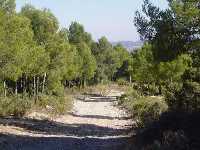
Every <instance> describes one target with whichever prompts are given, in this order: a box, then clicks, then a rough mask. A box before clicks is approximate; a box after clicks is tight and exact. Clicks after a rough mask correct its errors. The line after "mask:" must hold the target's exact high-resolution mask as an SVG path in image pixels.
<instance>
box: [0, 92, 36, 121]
mask: <svg viewBox="0 0 200 150" xmlns="http://www.w3.org/2000/svg"><path fill="white" fill-rule="evenodd" d="M31 106H32V103H31V101H30V100H29V99H28V98H22V97H20V96H15V97H0V116H17V117H21V116H23V115H24V114H25V113H26V112H27V111H28V110H29V109H30V108H31Z"/></svg>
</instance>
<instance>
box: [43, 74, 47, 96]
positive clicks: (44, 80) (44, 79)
mask: <svg viewBox="0 0 200 150" xmlns="http://www.w3.org/2000/svg"><path fill="white" fill-rule="evenodd" d="M46 76H47V74H46V73H45V74H44V77H43V82H42V93H44V88H45V82H46Z"/></svg>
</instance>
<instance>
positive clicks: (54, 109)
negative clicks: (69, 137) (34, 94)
mask: <svg viewBox="0 0 200 150" xmlns="http://www.w3.org/2000/svg"><path fill="white" fill-rule="evenodd" d="M47 106H48V107H50V108H51V110H48V108H47ZM71 106H72V97H71V96H70V95H65V96H63V97H58V96H47V95H40V96H39V98H38V100H37V103H36V107H37V108H41V109H46V110H48V111H49V112H50V113H51V114H64V113H65V112H66V111H69V110H70V109H71Z"/></svg>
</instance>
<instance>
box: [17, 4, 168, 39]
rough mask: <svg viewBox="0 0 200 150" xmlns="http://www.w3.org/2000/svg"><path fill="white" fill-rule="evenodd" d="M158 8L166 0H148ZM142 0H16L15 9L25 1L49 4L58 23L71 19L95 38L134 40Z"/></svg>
mask: <svg viewBox="0 0 200 150" xmlns="http://www.w3.org/2000/svg"><path fill="white" fill-rule="evenodd" d="M151 1H152V2H153V3H154V4H155V5H158V6H160V7H161V8H166V7H167V2H166V0H151ZM142 2H143V0H57V1H56V0H16V4H17V10H18V11H19V10H20V8H21V7H22V6H23V5H24V4H26V3H29V4H32V5H34V6H35V7H37V8H49V9H50V10H51V11H52V12H53V13H54V14H55V16H56V17H57V18H58V20H59V22H60V26H61V27H68V26H69V25H70V23H71V22H72V21H77V22H79V23H81V24H83V25H84V27H85V29H86V31H87V32H90V33H91V34H92V36H93V38H94V39H95V40H97V39H99V38H100V37H101V36H106V37H107V38H108V39H109V40H110V41H127V40H129V41H137V40H138V39H139V36H138V34H137V31H136V28H135V27H134V24H133V19H134V13H135V11H136V10H138V9H141V5H142Z"/></svg>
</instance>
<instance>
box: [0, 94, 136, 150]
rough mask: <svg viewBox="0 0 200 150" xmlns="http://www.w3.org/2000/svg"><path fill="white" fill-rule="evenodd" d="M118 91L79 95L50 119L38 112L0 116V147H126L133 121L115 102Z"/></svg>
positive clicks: (95, 149)
mask: <svg viewBox="0 0 200 150" xmlns="http://www.w3.org/2000/svg"><path fill="white" fill-rule="evenodd" d="M120 94H122V93H120V92H118V91H110V93H108V95H107V96H104V97H103V96H89V95H88V96H82V97H79V98H77V99H75V101H74V107H73V109H72V111H71V112H70V113H69V114H66V115H63V116H61V117H59V118H56V119H54V120H52V121H48V120H40V119H39V118H38V116H40V115H42V114H36V113H33V114H30V115H29V116H28V117H27V118H23V119H22V118H21V119H13V118H1V119H0V149H2V150H111V149H112V150H129V149H130V144H129V142H130V140H131V132H130V131H131V125H132V123H133V121H132V120H131V119H130V117H129V116H128V115H127V114H126V113H125V111H124V110H120V109H119V108H117V107H116V106H115V104H116V96H119V95H120ZM43 115H44V114H43Z"/></svg>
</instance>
